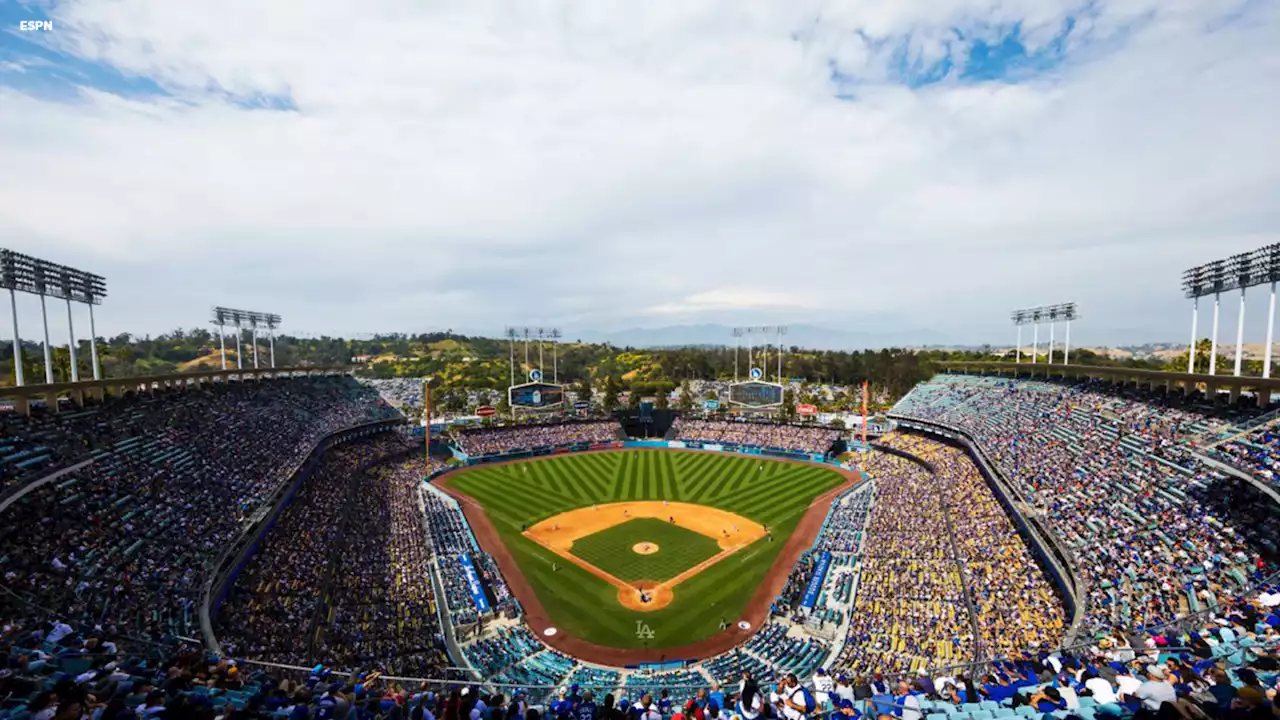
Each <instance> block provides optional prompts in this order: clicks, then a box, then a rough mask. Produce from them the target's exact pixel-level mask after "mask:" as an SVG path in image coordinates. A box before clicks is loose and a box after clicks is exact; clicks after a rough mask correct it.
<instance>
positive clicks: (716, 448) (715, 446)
mask: <svg viewBox="0 0 1280 720" xmlns="http://www.w3.org/2000/svg"><path fill="white" fill-rule="evenodd" d="M702 449H703V450H710V451H711V452H724V446H723V445H721V444H720V443H702Z"/></svg>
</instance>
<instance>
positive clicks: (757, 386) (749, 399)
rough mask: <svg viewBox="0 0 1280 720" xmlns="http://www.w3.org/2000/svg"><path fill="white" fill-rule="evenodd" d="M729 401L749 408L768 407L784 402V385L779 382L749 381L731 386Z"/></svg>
mask: <svg viewBox="0 0 1280 720" xmlns="http://www.w3.org/2000/svg"><path fill="white" fill-rule="evenodd" d="M729 402H731V403H733V404H734V405H742V406H745V407H749V408H766V407H774V406H777V405H781V404H782V386H781V385H778V384H777V383H767V382H760V381H758V380H752V381H749V382H740V383H734V384H733V385H730V386H729Z"/></svg>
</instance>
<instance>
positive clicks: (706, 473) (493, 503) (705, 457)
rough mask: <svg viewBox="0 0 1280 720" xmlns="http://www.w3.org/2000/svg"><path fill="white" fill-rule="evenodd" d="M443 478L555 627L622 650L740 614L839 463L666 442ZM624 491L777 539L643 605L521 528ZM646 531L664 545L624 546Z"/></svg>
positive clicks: (702, 630)
mask: <svg viewBox="0 0 1280 720" xmlns="http://www.w3.org/2000/svg"><path fill="white" fill-rule="evenodd" d="M446 478H448V480H447V482H448V484H449V485H450V486H451V487H455V488H457V489H458V490H460V491H461V492H464V493H466V494H467V495H469V496H471V497H473V498H475V499H476V500H477V501H478V502H479V503H480V504H481V505H483V506H484V508H485V512H486V513H487V514H488V516H489V519H490V520H492V521H493V524H494V526H495V527H496V528H497V530H498V533H499V534H500V535H501V536H502V539H503V541H504V542H505V543H506V545H507V547H508V548H509V549H510V550H511V554H512V555H513V556H514V557H515V560H516V562H517V563H518V564H519V565H520V568H521V570H523V572H524V574H525V577H527V578H528V580H529V583H530V584H531V585H532V586H533V589H534V592H535V593H537V595H538V599H539V600H540V601H541V602H542V605H543V607H544V608H546V611H547V613H548V614H549V615H550V616H551V618H552V620H553V621H554V622H555V624H556V625H557V626H558V627H560V628H562V629H563V630H565V631H566V632H569V633H571V634H573V635H574V636H576V637H580V638H582V639H584V640H588V641H590V642H594V643H597V644H600V645H606V646H610V647H620V648H640V647H649V648H663V647H675V646H678V645H685V644H687V643H692V642H696V641H698V640H701V639H703V638H706V637H709V636H711V635H714V634H715V633H717V632H719V630H720V622H721V620H724V621H726V622H735V621H736V620H737V619H738V617H739V616H740V615H741V613H742V610H743V609H744V608H745V607H746V604H747V601H748V600H750V599H751V595H752V594H753V593H754V592H755V591H756V588H757V587H759V586H760V584H761V582H762V581H763V580H764V577H765V574H766V573H767V572H768V570H769V567H770V566H771V565H772V564H773V562H774V560H775V559H777V557H778V554H779V553H780V552H781V551H782V547H783V546H784V545H785V544H786V541H787V539H788V538H789V537H790V536H791V533H792V531H794V530H795V527H796V525H797V524H799V522H800V518H801V517H802V516H803V515H804V512H805V510H806V509H807V508H808V507H809V504H810V503H812V502H813V499H814V498H815V497H816V496H818V495H820V494H822V493H824V492H826V491H827V490H830V489H831V488H833V487H836V486H838V485H839V484H840V483H841V482H843V477H842V476H841V475H840V474H839V473H837V472H835V471H833V470H831V469H829V468H824V467H822V466H820V465H816V464H815V465H806V464H802V463H793V462H782V461H777V460H770V459H767V458H758V457H746V456H735V455H723V454H718V453H709V452H680V451H671V450H620V451H617V452H607V453H586V454H577V455H557V456H552V457H545V458H537V459H531V460H528V461H524V462H519V463H507V464H503V465H493V466H480V467H478V468H475V469H471V470H467V471H466V472H463V473H460V474H458V475H456V476H453V477H450V476H446ZM626 500H670V501H678V502H687V503H694V504H698V505H708V506H711V507H717V508H721V509H723V510H728V511H730V512H734V513H737V514H739V515H742V516H744V517H746V518H749V519H751V520H754V521H756V522H758V523H761V524H762V525H765V526H767V527H768V529H769V531H770V532H771V533H772V535H773V540H772V541H770V540H768V539H763V540H759V541H757V542H755V543H754V544H752V545H750V546H748V547H746V548H743V549H742V550H740V551H738V552H737V553H735V554H733V555H731V556H729V557H728V558H726V559H724V560H722V561H720V562H718V563H716V564H715V565H712V566H711V567H710V568H708V569H706V570H705V571H703V572H701V573H699V574H697V575H695V576H694V577H692V578H689V579H688V580H685V581H684V582H682V583H681V584H680V585H677V586H676V587H675V599H674V601H673V602H672V603H671V605H669V606H667V607H665V608H663V609H661V610H657V611H653V612H636V611H632V610H627V609H626V608H624V607H622V606H621V605H619V604H618V591H617V589H616V588H615V587H614V586H612V585H610V584H609V583H607V582H605V581H604V580H602V579H601V578H599V577H596V576H595V575H592V574H591V573H589V572H587V571H586V570H584V569H582V568H580V567H578V566H576V565H573V564H571V563H566V562H565V561H564V558H562V557H560V556H558V555H556V554H555V553H554V552H552V551H551V550H548V549H547V548H544V547H542V546H541V545H538V544H537V543H535V542H533V541H532V540H529V539H528V538H526V537H525V536H524V535H522V534H521V530H522V528H523V527H528V526H531V525H533V524H534V523H537V522H538V521H540V520H544V519H546V518H549V517H551V516H553V515H558V514H560V513H562V512H565V511H567V510H572V509H575V508H580V507H587V506H589V505H597V504H604V503H610V502H621V501H626ZM627 524H630V523H627ZM617 527H619V528H621V527H624V526H622V525H620V526H617ZM643 540H650V541H654V542H658V543H659V544H660V545H661V540H657V539H655V538H652V537H642V536H640V534H637V535H635V536H634V539H632V540H631V541H630V543H627V544H626V548H627V552H628V553H630V552H631V551H630V547H631V545H632V544H634V543H637V542H640V541H643ZM619 542H623V543H625V542H626V539H625V538H623V539H621V540H620V541H619ZM713 544H714V542H713ZM575 552H576V551H575ZM659 554H660V553H659ZM553 567H556V568H557V569H556V570H554V571H553V570H552V568H553ZM643 579H648V578H643ZM637 621H641V622H643V623H645V624H646V625H648V626H649V628H650V629H651V630H653V632H654V637H653V638H652V639H649V640H648V641H647V642H645V640H644V639H643V638H641V637H638V636H637V632H636V622H637Z"/></svg>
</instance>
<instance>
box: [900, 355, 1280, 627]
mask: <svg viewBox="0 0 1280 720" xmlns="http://www.w3.org/2000/svg"><path fill="white" fill-rule="evenodd" d="M1102 390H1103V389H1102V388H1100V387H1096V386H1093V385H1088V384H1086V385H1074V386H1067V385H1059V384H1051V383H1045V382H1037V381H1022V380H1019V381H1011V380H999V379H994V378H975V377H968V376H949V375H943V376H938V377H936V378H935V379H934V380H932V381H931V382H929V383H926V384H922V385H920V386H917V387H916V388H915V389H914V390H913V391H912V392H911V393H910V394H909V395H908V396H907V397H905V398H904V399H903V400H902V401H901V402H900V403H899V404H898V406H897V407H896V408H895V409H896V411H898V412H900V413H902V414H905V415H909V416H915V417H920V418H924V419H932V420H937V421H941V422H945V423H949V424H952V425H955V426H958V427H960V428H961V429H963V430H965V431H967V432H968V433H969V434H970V435H971V436H972V437H973V438H974V440H975V441H976V442H977V443H978V444H979V445H980V446H981V447H983V448H984V449H985V451H986V453H987V455H988V457H990V459H991V460H992V461H993V462H994V463H995V464H996V466H997V467H998V468H999V469H1000V470H1001V471H1002V472H1003V474H1004V475H1005V476H1006V477H1007V478H1008V479H1009V480H1010V481H1011V482H1012V483H1013V484H1014V487H1015V488H1016V489H1017V491H1018V492H1020V493H1021V494H1022V495H1023V496H1025V497H1026V498H1027V500H1028V502H1029V503H1030V504H1031V506H1032V507H1033V508H1034V511H1035V512H1037V513H1038V514H1039V515H1040V516H1041V517H1042V518H1043V519H1044V520H1045V521H1046V522H1047V524H1048V525H1049V526H1050V528H1051V529H1052V530H1053V531H1054V532H1055V533H1056V535H1057V536H1058V537H1059V538H1061V540H1062V541H1063V542H1064V543H1065V544H1066V546H1067V548H1068V550H1069V552H1071V553H1072V554H1073V555H1074V556H1075V558H1076V561H1077V572H1078V575H1079V576H1080V578H1081V580H1082V581H1083V582H1084V584H1085V586H1086V588H1087V591H1088V605H1087V614H1086V618H1085V623H1086V626H1085V629H1086V630H1088V631H1101V630H1105V629H1108V628H1111V627H1114V626H1124V627H1150V626H1155V625H1161V624H1163V623H1167V622H1169V621H1171V620H1173V619H1175V618H1176V617H1178V616H1181V615H1186V614H1188V613H1193V612H1196V611H1199V610H1202V609H1205V608H1207V607H1212V606H1213V605H1215V604H1216V603H1218V602H1220V598H1221V597H1222V596H1224V595H1230V594H1231V592H1233V590H1235V591H1238V590H1241V589H1243V588H1245V587H1247V586H1250V585H1252V584H1253V583H1255V582H1257V581H1258V580H1260V579H1261V578H1263V577H1265V576H1266V575H1269V574H1270V573H1271V572H1272V571H1273V570H1274V569H1275V567H1276V566H1275V562H1274V561H1275V554H1274V551H1275V538H1276V537H1280V523H1278V522H1277V516H1276V513H1275V511H1274V503H1273V502H1272V501H1271V500H1270V499H1269V498H1266V497H1265V496H1263V495H1262V494H1261V493H1260V492H1259V491H1258V490H1257V489H1256V488H1254V487H1253V486H1252V485H1250V484H1249V483H1247V482H1245V481H1244V480H1240V479H1237V478H1235V477H1233V476H1229V475H1226V474H1223V473H1220V472H1216V471H1215V470H1214V469H1212V468H1210V467H1208V466H1206V465H1205V464H1204V463H1202V462H1200V461H1198V460H1197V458H1196V457H1195V456H1194V455H1193V454H1192V453H1191V447H1190V446H1189V441H1190V439H1191V438H1194V437H1196V436H1198V435H1201V434H1203V433H1200V432H1187V429H1188V428H1194V429H1199V428H1204V427H1206V426H1211V425H1212V423H1213V419H1212V418H1209V417H1206V416H1200V415H1197V414H1196V413H1195V412H1194V410H1191V409H1186V408H1170V407H1165V406H1162V405H1156V404H1148V403H1144V402H1143V401H1142V400H1139V399H1130V398H1118V397H1116V396H1114V395H1112V394H1108V393H1106V392H1103V391H1102Z"/></svg>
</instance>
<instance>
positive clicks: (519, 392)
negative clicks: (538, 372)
mask: <svg viewBox="0 0 1280 720" xmlns="http://www.w3.org/2000/svg"><path fill="white" fill-rule="evenodd" d="M507 402H508V403H510V405H511V407H513V408H530V409H534V410H538V409H542V408H550V407H558V406H560V405H561V404H562V403H563V402H564V386H563V385H552V384H551V383H544V382H531V383H525V384H524V385H514V386H512V387H510V388H508V389H507Z"/></svg>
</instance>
